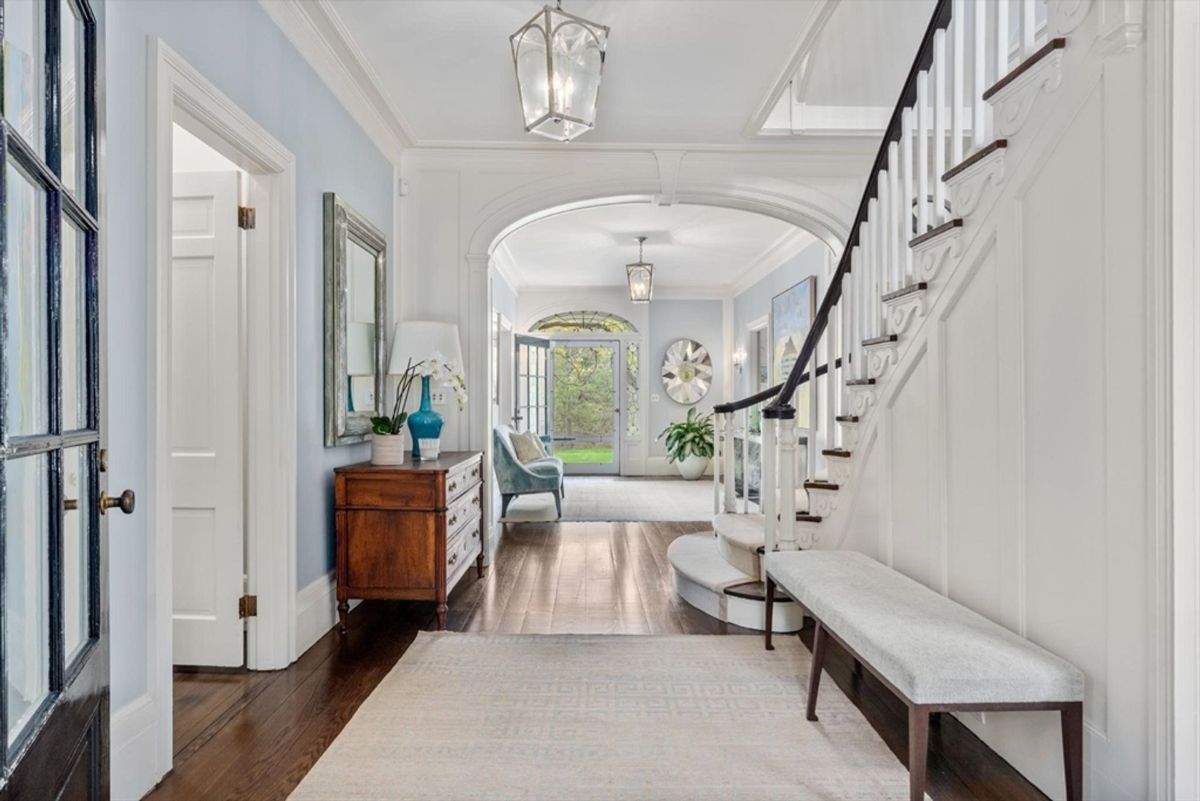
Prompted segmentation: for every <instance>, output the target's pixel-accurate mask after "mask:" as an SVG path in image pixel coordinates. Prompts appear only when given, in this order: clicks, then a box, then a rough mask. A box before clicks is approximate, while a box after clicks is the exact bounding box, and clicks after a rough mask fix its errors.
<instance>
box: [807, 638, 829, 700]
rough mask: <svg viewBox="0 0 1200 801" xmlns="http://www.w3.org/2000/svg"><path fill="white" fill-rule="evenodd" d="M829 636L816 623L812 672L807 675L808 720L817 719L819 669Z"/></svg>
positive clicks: (819, 684)
mask: <svg viewBox="0 0 1200 801" xmlns="http://www.w3.org/2000/svg"><path fill="white" fill-rule="evenodd" d="M828 638H829V635H827V634H826V633H825V627H824V626H822V625H821V621H819V620H818V621H817V628H816V631H814V632H813V653H812V672H810V673H809V674H808V711H807V715H806V717H807V718H808V719H809V720H812V721H816V719H817V690H818V689H819V688H820V686H821V668H822V666H823V665H824V664H825V640H827V639H828Z"/></svg>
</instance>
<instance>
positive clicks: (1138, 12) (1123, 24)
mask: <svg viewBox="0 0 1200 801" xmlns="http://www.w3.org/2000/svg"><path fill="white" fill-rule="evenodd" d="M1095 2H1096V6H1097V11H1098V14H1097V17H1098V21H1097V26H1096V27H1097V30H1096V45H1095V47H1096V50H1097V52H1098V53H1099V54H1100V55H1102V56H1115V55H1120V54H1121V53H1124V52H1126V51H1129V50H1132V49H1134V48H1136V47H1138V46H1139V45H1140V44H1141V43H1142V42H1144V41H1145V40H1146V6H1147V5H1150V3H1148V2H1146V0H1095Z"/></svg>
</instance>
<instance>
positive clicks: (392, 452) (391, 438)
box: [371, 431, 408, 465]
mask: <svg viewBox="0 0 1200 801" xmlns="http://www.w3.org/2000/svg"><path fill="white" fill-rule="evenodd" d="M406 459H408V453H407V452H406V451H405V449H404V432H403V431H401V432H400V433H399V434H372V435H371V464H378V465H398V464H404V462H405V460H406Z"/></svg>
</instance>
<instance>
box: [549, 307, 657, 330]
mask: <svg viewBox="0 0 1200 801" xmlns="http://www.w3.org/2000/svg"><path fill="white" fill-rule="evenodd" d="M529 330H530V332H531V333H541V334H584V333H596V334H623V333H637V327H636V326H634V324H633V323H631V322H629V321H628V320H626V319H625V318H624V317H618V316H617V315H615V314H609V313H608V312H598V311H572V312H562V313H561V314H552V315H550V316H549V317H543V318H542V319H541V320H538V321H537V322H536V323H534V324H533V326H531V327H530V329H529Z"/></svg>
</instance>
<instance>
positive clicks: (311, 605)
mask: <svg viewBox="0 0 1200 801" xmlns="http://www.w3.org/2000/svg"><path fill="white" fill-rule="evenodd" d="M358 604H359V602H358V601H351V602H350V608H351V609H354V607H356V606H358ZM337 621H338V614H337V575H336V574H335V573H334V572H333V571H332V570H331V571H329V572H328V573H326V574H325V575H324V576H318V577H317V578H316V580H314V581H312V582H311V583H309V584H308V585H307V586H306V587H304V589H302V590H300V592H298V593H296V653H297V654H303V653H304V652H305V651H307V650H308V649H309V648H312V647H313V645H314V644H316V642H317V640H319V639H321V638H322V637H324V636H325V635H326V633H328V632H329V630H330V629H331V628H333V627H334V626H336V625H337Z"/></svg>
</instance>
